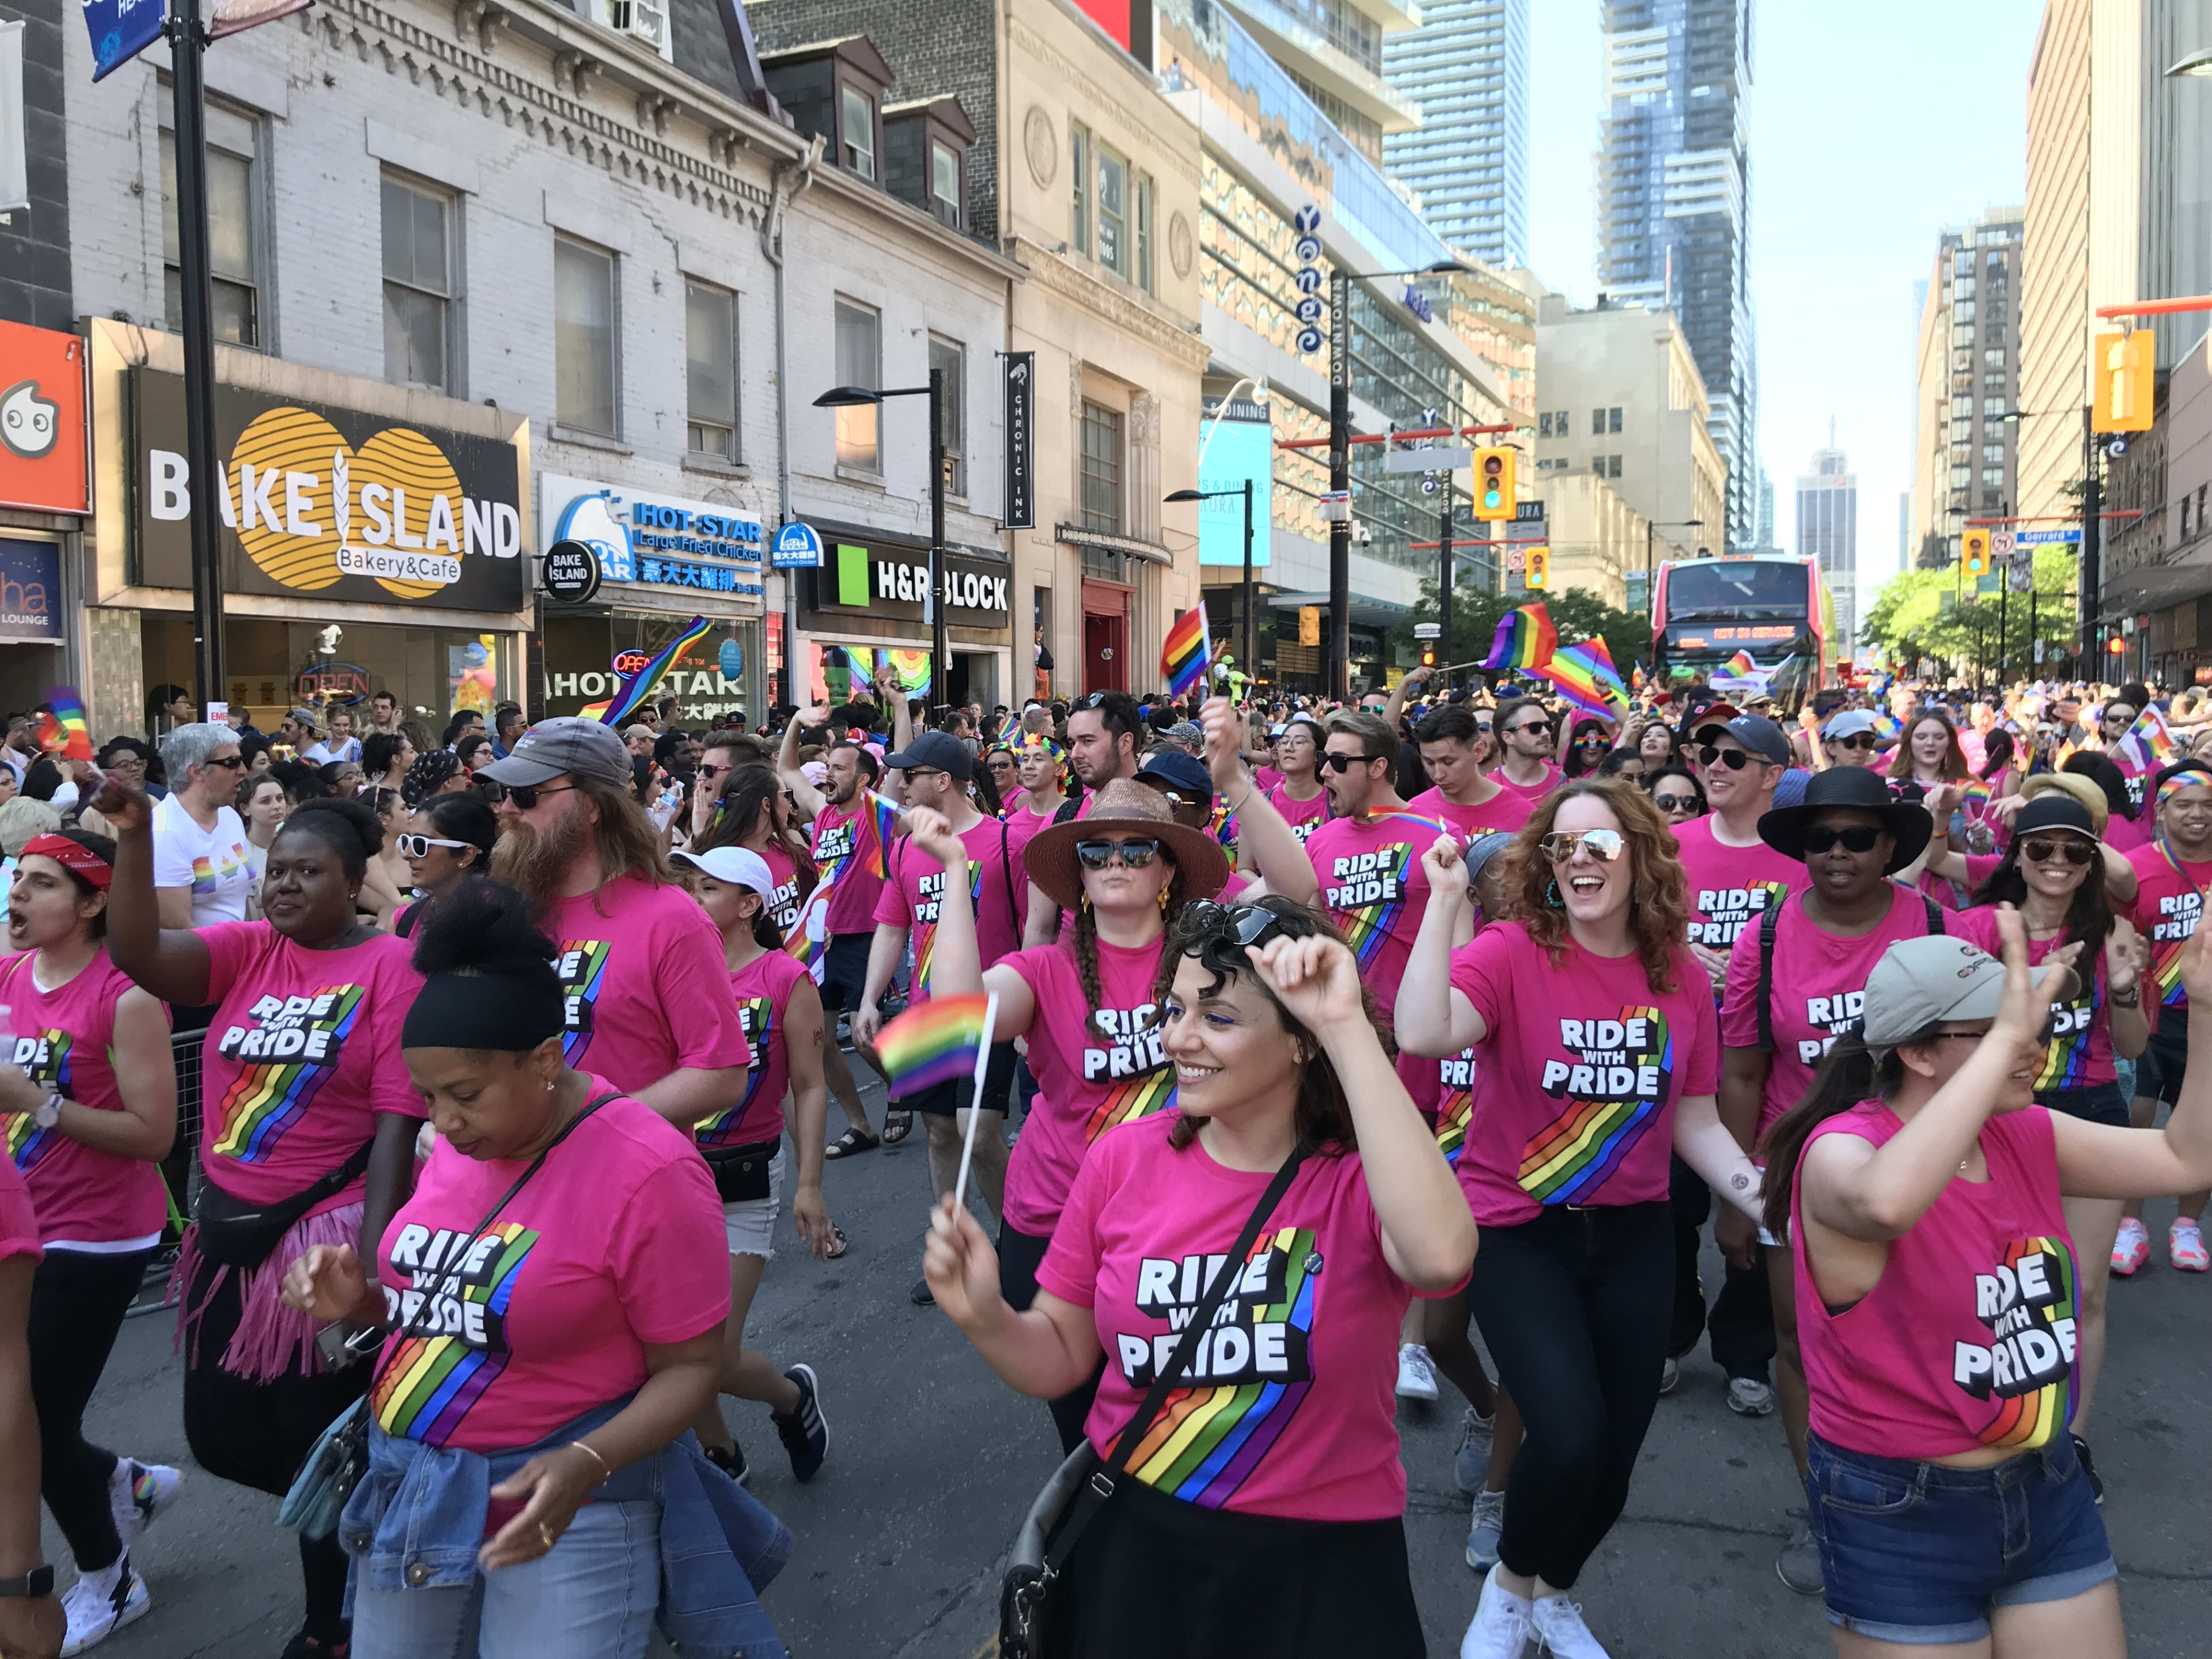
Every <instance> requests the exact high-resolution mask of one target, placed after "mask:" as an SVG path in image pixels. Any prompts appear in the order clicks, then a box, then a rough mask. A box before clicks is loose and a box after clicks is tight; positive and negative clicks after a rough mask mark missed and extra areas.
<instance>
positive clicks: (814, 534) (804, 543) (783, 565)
mask: <svg viewBox="0 0 2212 1659" xmlns="http://www.w3.org/2000/svg"><path fill="white" fill-rule="evenodd" d="M768 562H769V565H770V567H772V568H775V569H777V570H811V569H814V568H817V567H818V566H819V565H820V564H821V562H822V535H821V532H819V531H817V530H816V529H815V527H814V526H812V525H811V524H807V523H805V522H804V521H803V520H798V519H793V520H792V521H791V522H790V523H789V524H787V525H786V526H784V527H783V528H782V529H781V530H779V531H777V532H775V543H774V544H772V545H771V546H770V547H769V558H768Z"/></svg>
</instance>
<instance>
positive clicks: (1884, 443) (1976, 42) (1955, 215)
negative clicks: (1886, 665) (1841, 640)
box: [1529, 0, 2043, 588]
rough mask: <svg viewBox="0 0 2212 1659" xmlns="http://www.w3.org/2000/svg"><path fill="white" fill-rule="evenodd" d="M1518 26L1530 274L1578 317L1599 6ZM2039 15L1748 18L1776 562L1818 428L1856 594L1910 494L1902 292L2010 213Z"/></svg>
mask: <svg viewBox="0 0 2212 1659" xmlns="http://www.w3.org/2000/svg"><path fill="white" fill-rule="evenodd" d="M1529 10H1530V14H1531V18H1530V30H1531V40H1530V66H1529V81H1530V87H1529V92H1530V100H1529V103H1530V116H1529V151H1530V156H1529V197H1530V208H1529V242H1530V257H1531V259H1532V262H1533V263H1534V267H1535V270H1536V271H1537V274H1538V275H1540V276H1542V277H1543V279H1544V280H1545V281H1546V282H1547V283H1549V284H1550V285H1551V286H1552V287H1553V288H1554V289H1559V291H1560V292H1562V293H1565V294H1567V295H1572V296H1573V297H1574V299H1575V300H1576V301H1577V302H1578V303H1582V304H1587V303H1589V301H1591V300H1592V299H1593V298H1595V270H1594V264H1595V262H1594V258H1593V252H1594V247H1595V240H1594V234H1593V233H1594V222H1595V216H1596V214H1595V197H1594V194H1593V182H1592V181H1593V168H1592V164H1591V157H1592V155H1594V153H1595V150H1596V149H1597V133H1598V118H1599V116H1600V113H1601V110H1602V107H1603V97H1604V57H1605V52H1604V46H1603V43H1602V37H1601V32H1600V29H1599V27H1598V21H1599V6H1598V0H1534V3H1532V4H1531V6H1530V8H1529ZM2042 16H2043V4H2042V0H1948V3H1929V0H1917V3H1906V0H1863V3H1860V4H1857V5H1850V6H1832V5H1815V4H1811V3H1808V0H1758V3H1757V10H1756V12H1755V15H1754V20H1753V51H1754V54H1755V55H1754V58H1753V65H1752V72H1753V88H1752V94H1751V96H1750V98H1749V100H1747V117H1746V123H1745V126H1746V132H1747V137H1748V141H1749V145H1750V153H1751V292H1752V305H1753V322H1754V325H1755V327H1756V329H1757V339H1758V344H1759V459H1762V460H1764V462H1765V465H1766V470H1767V471H1768V472H1769V474H1771V476H1772V477H1773V479H1774V484H1775V514H1774V517H1775V539H1776V540H1777V541H1778V543H1780V544H1782V545H1783V546H1784V547H1785V548H1786V547H1788V546H1789V545H1790V542H1791V540H1792V538H1793V537H1794V535H1795V533H1796V523H1795V505H1796V503H1795V498H1794V495H1793V486H1794V483H1795V480H1796V477H1797V474H1798V473H1799V472H1801V471H1805V470H1807V469H1808V467H1809V466H1810V465H1811V461H1812V454H1813V451H1814V450H1815V449H1817V448H1820V447H1824V446H1825V445H1826V443H1827V441H1828V422H1829V419H1830V417H1831V416H1833V418H1834V420H1835V422H1836V439H1837V442H1838V445H1839V446H1840V447H1842V448H1843V450H1844V453H1846V454H1847V455H1849V456H1850V464H1851V470H1852V471H1854V472H1856V473H1857V475H1858V480H1859V549H1858V552H1859V570H1860V573H1861V574H1860V580H1861V585H1862V587H1863V588H1864V587H1868V586H1872V585H1873V584H1875V583H1877V582H1879V581H1881V580H1882V579H1883V578H1884V577H1886V576H1887V575H1888V574H1891V573H1892V572H1893V571H1894V570H1895V569H1896V568H1897V539H1898V538H1897V519H1898V513H1897V501H1898V496H1899V493H1900V492H1901V491H1903V490H1905V489H1908V488H1909V487H1910V486H1911V477H1912V455H1911V451H1912V405H1913V402H1914V398H1915V396H1916V391H1917V388H1916V386H1915V382H1914V378H1913V376H1914V361H1913V360H1914V354H1915V351H1916V349H1917V331H1918V327H1919V317H1918V314H1917V312H1916V311H1915V310H1914V308H1913V304H1912V288H1913V283H1914V282H1915V281H1916V280H1917V279H1919V278H1922V277H1924V276H1927V275H1928V273H1929V270H1930V269H1931V268H1932V267H1933V265H1934V263H1935V258H1936V236H1937V234H1939V233H1940V232H1941V231H1942V229H1943V228H1944V227H1945V226H1947V225H1955V224H1960V223H1963V222H1966V221H1967V220H1970V219H1972V218H1973V217H1974V216H1976V215H1978V213H1980V212H1981V211H1982V210H1984V208H1988V207H1996V206H2002V205H2005V204H2014V205H2017V204H2020V203H2021V201H2022V200H2023V198H2024V197H2025V195H2026V191H2027V64H2028V59H2029V58H2030V57H2031V56H2032V55H2033V52H2034V50H2035V33H2036V29H2037V27H2039V24H2040V23H2041V21H2042Z"/></svg>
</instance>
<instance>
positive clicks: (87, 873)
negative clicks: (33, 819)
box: [21, 836, 115, 892]
mask: <svg viewBox="0 0 2212 1659" xmlns="http://www.w3.org/2000/svg"><path fill="white" fill-rule="evenodd" d="M21 856H22V857H24V858H33V857H35V858H48V859H52V860H53V861H54V862H55V863H56V864H58V865H60V866H62V868H64V870H69V871H73V872H76V874H78V875H80V876H82V877H83V878H85V879H86V880H87V881H88V882H90V883H91V884H93V885H94V887H97V888H99V889H100V890H101V891H102V892H106V890H107V884H108V883H110V882H112V881H113V880H114V879H115V869H114V866H112V865H111V864H109V863H108V862H107V860H106V859H103V858H102V857H100V854H97V853H95V852H94V851H93V850H92V849H91V848H89V847H87V846H85V845H84V844H83V843H82V842H74V841H71V840H70V838H69V837H68V836H33V837H32V838H31V841H30V843H29V844H28V845H27V846H26V847H25V848H23V851H22V854H21Z"/></svg>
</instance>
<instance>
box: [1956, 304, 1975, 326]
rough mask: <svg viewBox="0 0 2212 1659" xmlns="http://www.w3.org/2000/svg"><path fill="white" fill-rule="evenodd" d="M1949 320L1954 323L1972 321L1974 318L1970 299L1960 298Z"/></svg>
mask: <svg viewBox="0 0 2212 1659" xmlns="http://www.w3.org/2000/svg"><path fill="white" fill-rule="evenodd" d="M1951 320H1952V321H1953V322H1954V323H1971V322H1972V321H1973V320H1974V302H1973V301H1972V300H1961V301H1960V302H1959V304H1958V307H1957V308H1956V310H1955V312H1954V314H1953V316H1952V319H1951Z"/></svg>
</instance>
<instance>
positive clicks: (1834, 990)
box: [1721, 882, 1965, 1145]
mask: <svg viewBox="0 0 2212 1659" xmlns="http://www.w3.org/2000/svg"><path fill="white" fill-rule="evenodd" d="M1763 920H1764V919H1763V918H1762V921H1763ZM1956 931H1959V932H1961V933H1963V932H1964V931H1965V930H1964V929H1963V928H1961V929H1958V930H1956ZM1927 932H1928V906H1927V904H1926V902H1924V901H1923V899H1922V898H1921V896H1920V895H1919V894H1917V893H1916V892H1913V891H1911V890H1910V889H1907V888H1904V887H1899V886H1898V885H1897V884H1895V883H1894V882H1893V883H1891V884H1890V893H1889V914H1888V915H1886V916H1884V917H1883V918H1882V919H1881V922H1880V923H1879V925H1877V926H1876V927H1875V929H1874V931H1873V932H1872V933H1862V934H1859V935H1857V937H1854V938H1846V937H1844V936H1841V935H1838V934H1836V933H1829V932H1827V931H1826V929H1824V928H1822V927H1819V926H1817V925H1815V923H1814V921H1813V919H1812V918H1811V917H1810V916H1808V915H1806V914H1805V896H1804V895H1803V894H1802V893H1793V894H1791V895H1790V897H1789V899H1788V900H1787V901H1786V902H1784V904H1783V906H1782V908H1781V909H1780V910H1779V911H1778V920H1777V921H1776V922H1775V925H1774V966H1773V972H1772V977H1771V986H1772V989H1773V997H1772V1000H1771V1002H1770V1003H1769V1005H1768V1007H1769V1013H1768V1017H1767V1018H1768V1023H1769V1024H1770V1026H1771V1029H1772V1031H1773V1035H1774V1052H1773V1053H1772V1054H1771V1055H1769V1056H1768V1060H1767V1067H1766V1089H1765V1093H1764V1094H1762V1095H1761V1096H1760V1097H1759V1134H1760V1135H1764V1134H1765V1133H1766V1132H1767V1130H1768V1129H1769V1128H1770V1127H1772V1126H1773V1123H1774V1121H1775V1120H1776V1119H1777V1118H1778V1117H1780V1116H1781V1115H1783V1114H1784V1112H1786V1111H1788V1110H1789V1109H1790V1108H1791V1107H1792V1106H1795V1105H1796V1103H1798V1102H1799V1101H1800V1100H1802V1099H1803V1098H1804V1095H1805V1091H1806V1090H1808V1089H1809V1088H1810V1087H1812V1085H1813V1073H1814V1069H1815V1068H1816V1067H1817V1066H1819V1065H1820V1059H1821V1056H1822V1055H1824V1054H1826V1053H1827V1052H1828V1050H1829V1049H1830V1048H1833V1047H1834V1046H1835V1042H1836V1039H1837V1038H1838V1037H1839V1036H1842V1035H1843V1034H1844V1032H1845V1031H1847V1030H1850V1028H1851V1025H1852V1024H1853V1023H1854V1022H1855V1021H1856V1020H1857V1018H1859V1015H1860V1014H1861V1012H1863V1010H1864V1008H1865V1006H1866V982H1867V975H1869V974H1871V973H1872V972H1873V971H1874V965H1875V963H1877V962H1880V961H1881V953H1882V952H1883V951H1887V949H1889V947H1890V946H1891V945H1894V944H1895V943H1896V942H1897V941H1898V940H1899V939H1920V938H1923V937H1924V936H1925V935H1926V933H1927ZM1721 1042H1722V1043H1723V1046H1725V1047H1727V1048H1758V1047H1759V924H1757V923H1754V924H1753V926H1751V927H1746V928H1745V929H1744V930H1743V932H1742V933H1739V934H1737V935H1736V941H1735V947H1734V949H1732V950H1731V951H1729V967H1728V990H1727V992H1726V993H1725V994H1723V996H1722V998H1721ZM1753 1144H1754V1145H1756V1144H1757V1143H1756V1142H1755V1141H1754V1142H1753Z"/></svg>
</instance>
